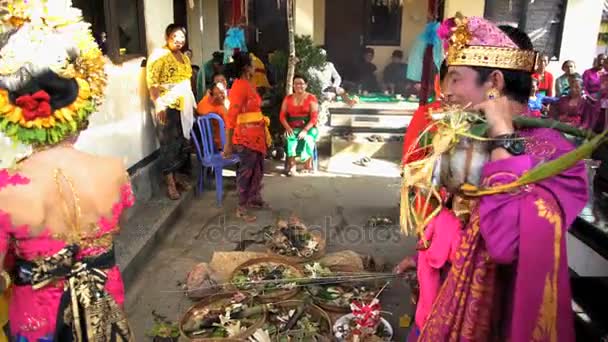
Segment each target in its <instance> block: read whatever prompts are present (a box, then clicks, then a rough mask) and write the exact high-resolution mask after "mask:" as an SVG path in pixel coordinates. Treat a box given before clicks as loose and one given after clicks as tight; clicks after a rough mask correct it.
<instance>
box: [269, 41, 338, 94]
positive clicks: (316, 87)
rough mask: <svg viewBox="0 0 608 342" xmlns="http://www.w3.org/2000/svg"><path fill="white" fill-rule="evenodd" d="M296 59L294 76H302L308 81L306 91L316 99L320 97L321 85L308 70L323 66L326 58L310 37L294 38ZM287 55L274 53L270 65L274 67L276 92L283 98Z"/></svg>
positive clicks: (282, 52)
mask: <svg viewBox="0 0 608 342" xmlns="http://www.w3.org/2000/svg"><path fill="white" fill-rule="evenodd" d="M295 44H296V57H297V58H298V64H297V65H296V74H298V75H302V76H304V77H306V78H307V79H308V91H309V92H310V93H312V94H314V95H316V96H317V97H320V96H321V90H322V89H321V83H320V81H319V80H318V79H317V78H316V77H315V76H313V75H311V74H310V70H311V69H313V68H320V67H322V66H323V65H325V62H326V57H325V55H324V54H323V53H322V52H321V48H319V47H318V46H316V45H315V44H314V43H313V41H312V38H311V37H310V36H296V37H295ZM288 56H289V55H288V53H287V51H284V50H279V51H276V52H275V53H274V54H273V56H272V59H271V60H270V63H271V64H272V65H273V66H274V68H275V70H276V72H277V81H278V82H277V85H276V87H277V92H278V93H279V94H280V95H281V97H284V96H285V90H284V89H285V82H286V81H287V80H286V78H287V60H288Z"/></svg>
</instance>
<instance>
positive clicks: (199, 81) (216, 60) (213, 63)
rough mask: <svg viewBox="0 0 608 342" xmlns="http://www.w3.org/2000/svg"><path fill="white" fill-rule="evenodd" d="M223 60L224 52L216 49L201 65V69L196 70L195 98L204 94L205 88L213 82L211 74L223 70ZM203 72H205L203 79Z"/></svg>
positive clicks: (219, 72)
mask: <svg viewBox="0 0 608 342" xmlns="http://www.w3.org/2000/svg"><path fill="white" fill-rule="evenodd" d="M223 60H224V53H222V52H220V51H216V52H214V53H213V57H212V58H211V59H210V60H208V61H207V62H206V63H205V64H204V65H203V68H202V69H200V70H199V71H198V73H197V75H196V92H197V95H198V96H197V100H200V97H202V96H203V95H204V92H205V89H206V88H207V87H209V86H210V85H211V84H212V83H214V81H213V75H215V74H221V73H223V72H224V65H223ZM203 73H204V74H205V79H204V80H203ZM203 81H204V82H203Z"/></svg>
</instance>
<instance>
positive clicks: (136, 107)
mask: <svg viewBox="0 0 608 342" xmlns="http://www.w3.org/2000/svg"><path fill="white" fill-rule="evenodd" d="M144 15H145V21H146V45H147V48H148V52H152V51H153V50H154V49H155V48H159V47H162V46H163V44H164V32H165V28H166V26H167V25H168V24H170V23H171V22H173V1H171V0H145V1H144ZM142 60H143V57H141V58H136V59H133V60H130V61H128V62H125V63H123V64H120V65H116V64H112V63H111V62H110V61H108V64H107V65H106V72H107V74H108V84H107V87H106V92H105V93H106V96H105V101H104V104H103V105H102V106H101V107H100V108H99V111H98V112H97V113H95V114H93V115H91V118H90V125H89V129H87V130H86V131H84V132H82V134H81V136H80V138H79V139H78V143H77V145H76V146H77V147H78V148H79V149H82V150H85V151H88V152H91V153H95V154H100V155H111V156H117V157H122V158H123V160H124V162H125V164H126V165H127V167H130V166H132V165H133V164H135V163H137V162H139V161H140V160H142V159H143V158H145V157H146V156H148V155H150V154H151V153H152V152H154V150H156V148H157V146H158V143H157V140H156V135H155V132H154V125H153V123H152V119H151V117H150V108H151V103H150V101H149V100H148V91H147V87H146V80H145V70H144V69H143V68H142V67H141V62H142Z"/></svg>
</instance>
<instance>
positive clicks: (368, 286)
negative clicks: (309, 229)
mask: <svg viewBox="0 0 608 342" xmlns="http://www.w3.org/2000/svg"><path fill="white" fill-rule="evenodd" d="M305 274H306V275H307V276H308V277H310V278H313V279H314V278H318V279H319V280H321V281H320V282H319V283H317V284H314V285H308V286H306V291H307V292H308V293H309V294H310V295H311V297H312V299H313V301H314V303H315V304H317V305H319V306H320V307H322V308H323V309H325V310H328V311H332V312H348V311H349V310H350V305H351V303H352V302H353V301H371V300H372V299H373V298H375V297H376V295H377V294H378V292H379V291H380V289H381V288H382V283H381V282H380V280H379V279H374V278H373V277H371V276H368V275H369V274H365V275H360V274H359V273H353V272H333V271H332V270H330V269H328V268H325V267H323V266H322V265H321V264H319V263H311V264H308V265H306V266H305ZM366 276H368V277H367V278H366ZM340 277H342V278H343V281H340V282H338V281H334V280H337V279H340ZM324 279H327V281H326V283H325V284H324V283H323V281H322V280H324Z"/></svg>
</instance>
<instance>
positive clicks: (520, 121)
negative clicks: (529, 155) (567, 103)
mask: <svg viewBox="0 0 608 342" xmlns="http://www.w3.org/2000/svg"><path fill="white" fill-rule="evenodd" d="M513 123H514V124H515V125H516V126H518V127H521V128H552V129H555V130H557V131H560V132H562V133H565V134H568V135H573V136H575V137H580V138H587V139H590V138H593V137H594V136H596V134H595V133H593V132H592V131H590V130H586V129H580V128H577V127H574V126H570V125H568V124H565V123H563V122H560V121H557V120H552V119H541V118H532V117H529V116H524V115H517V116H515V117H513Z"/></svg>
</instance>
